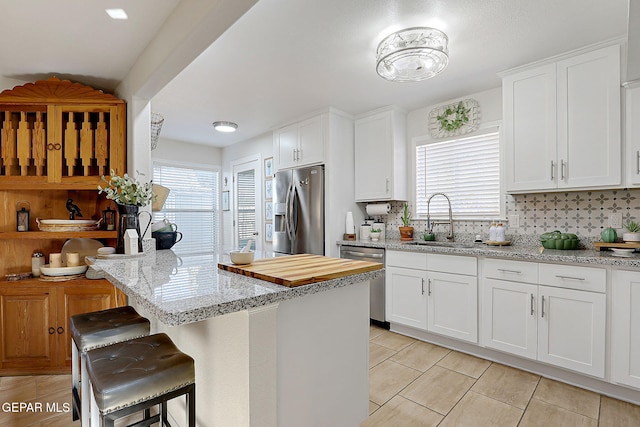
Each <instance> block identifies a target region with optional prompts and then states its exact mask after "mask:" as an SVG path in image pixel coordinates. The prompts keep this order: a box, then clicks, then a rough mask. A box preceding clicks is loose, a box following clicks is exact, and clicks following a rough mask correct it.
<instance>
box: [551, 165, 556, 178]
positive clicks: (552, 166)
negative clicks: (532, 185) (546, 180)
mask: <svg viewBox="0 0 640 427" xmlns="http://www.w3.org/2000/svg"><path fill="white" fill-rule="evenodd" d="M553 169H554V163H553V160H551V181H553V180H554V179H555V177H554V176H553Z"/></svg>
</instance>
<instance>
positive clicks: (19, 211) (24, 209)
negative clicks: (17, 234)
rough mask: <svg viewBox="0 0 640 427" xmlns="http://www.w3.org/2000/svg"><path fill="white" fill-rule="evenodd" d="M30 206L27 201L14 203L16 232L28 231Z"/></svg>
mask: <svg viewBox="0 0 640 427" xmlns="http://www.w3.org/2000/svg"><path fill="white" fill-rule="evenodd" d="M30 210H31V205H30V204H29V202H27V201H20V202H18V203H16V230H18V231H29V221H30V214H29V213H30Z"/></svg>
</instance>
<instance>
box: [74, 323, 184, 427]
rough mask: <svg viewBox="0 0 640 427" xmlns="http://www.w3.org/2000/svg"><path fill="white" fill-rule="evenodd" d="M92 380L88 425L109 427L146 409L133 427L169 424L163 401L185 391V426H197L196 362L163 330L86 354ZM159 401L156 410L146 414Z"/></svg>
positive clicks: (165, 402) (165, 404)
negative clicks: (157, 410)
mask: <svg viewBox="0 0 640 427" xmlns="http://www.w3.org/2000/svg"><path fill="white" fill-rule="evenodd" d="M87 373H88V375H89V377H88V378H89V380H90V382H91V391H92V393H91V426H92V427H100V426H102V427H112V426H113V425H114V422H115V420H118V419H120V418H123V417H126V416H128V415H131V414H134V413H137V412H141V411H144V414H145V417H144V419H143V420H142V421H138V422H136V423H134V424H131V426H148V425H151V424H154V423H156V422H160V425H161V426H170V424H169V422H168V419H167V402H168V401H169V400H171V399H173V398H176V397H179V396H182V395H185V397H186V407H187V418H188V426H189V427H195V425H196V401H195V398H196V396H195V393H196V388H195V364H194V361H193V359H192V358H191V357H190V356H188V355H186V354H184V353H182V352H181V351H180V350H179V349H178V348H177V347H176V346H175V345H174V343H173V341H171V339H170V338H169V337H168V336H167V335H166V334H163V333H161V334H155V335H149V336H147V337H142V338H136V339H133V340H129V341H124V342H121V343H118V344H114V345H110V346H108V347H101V348H98V349H95V350H91V351H89V352H88V353H87ZM156 405H158V409H159V413H158V414H156V415H154V416H150V409H151V408H152V407H154V406H156Z"/></svg>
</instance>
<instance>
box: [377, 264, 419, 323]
mask: <svg viewBox="0 0 640 427" xmlns="http://www.w3.org/2000/svg"><path fill="white" fill-rule="evenodd" d="M426 276H427V272H426V271H421V270H413V269H410V268H397V267H387V268H386V274H385V288H386V312H387V321H389V322H392V323H400V324H403V325H407V326H412V327H414V328H418V329H422V330H426V329H427V295H426V286H427V284H426V281H427V277H426Z"/></svg>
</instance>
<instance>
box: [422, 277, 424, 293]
mask: <svg viewBox="0 0 640 427" xmlns="http://www.w3.org/2000/svg"><path fill="white" fill-rule="evenodd" d="M422 295H424V277H423V278H422Z"/></svg>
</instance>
